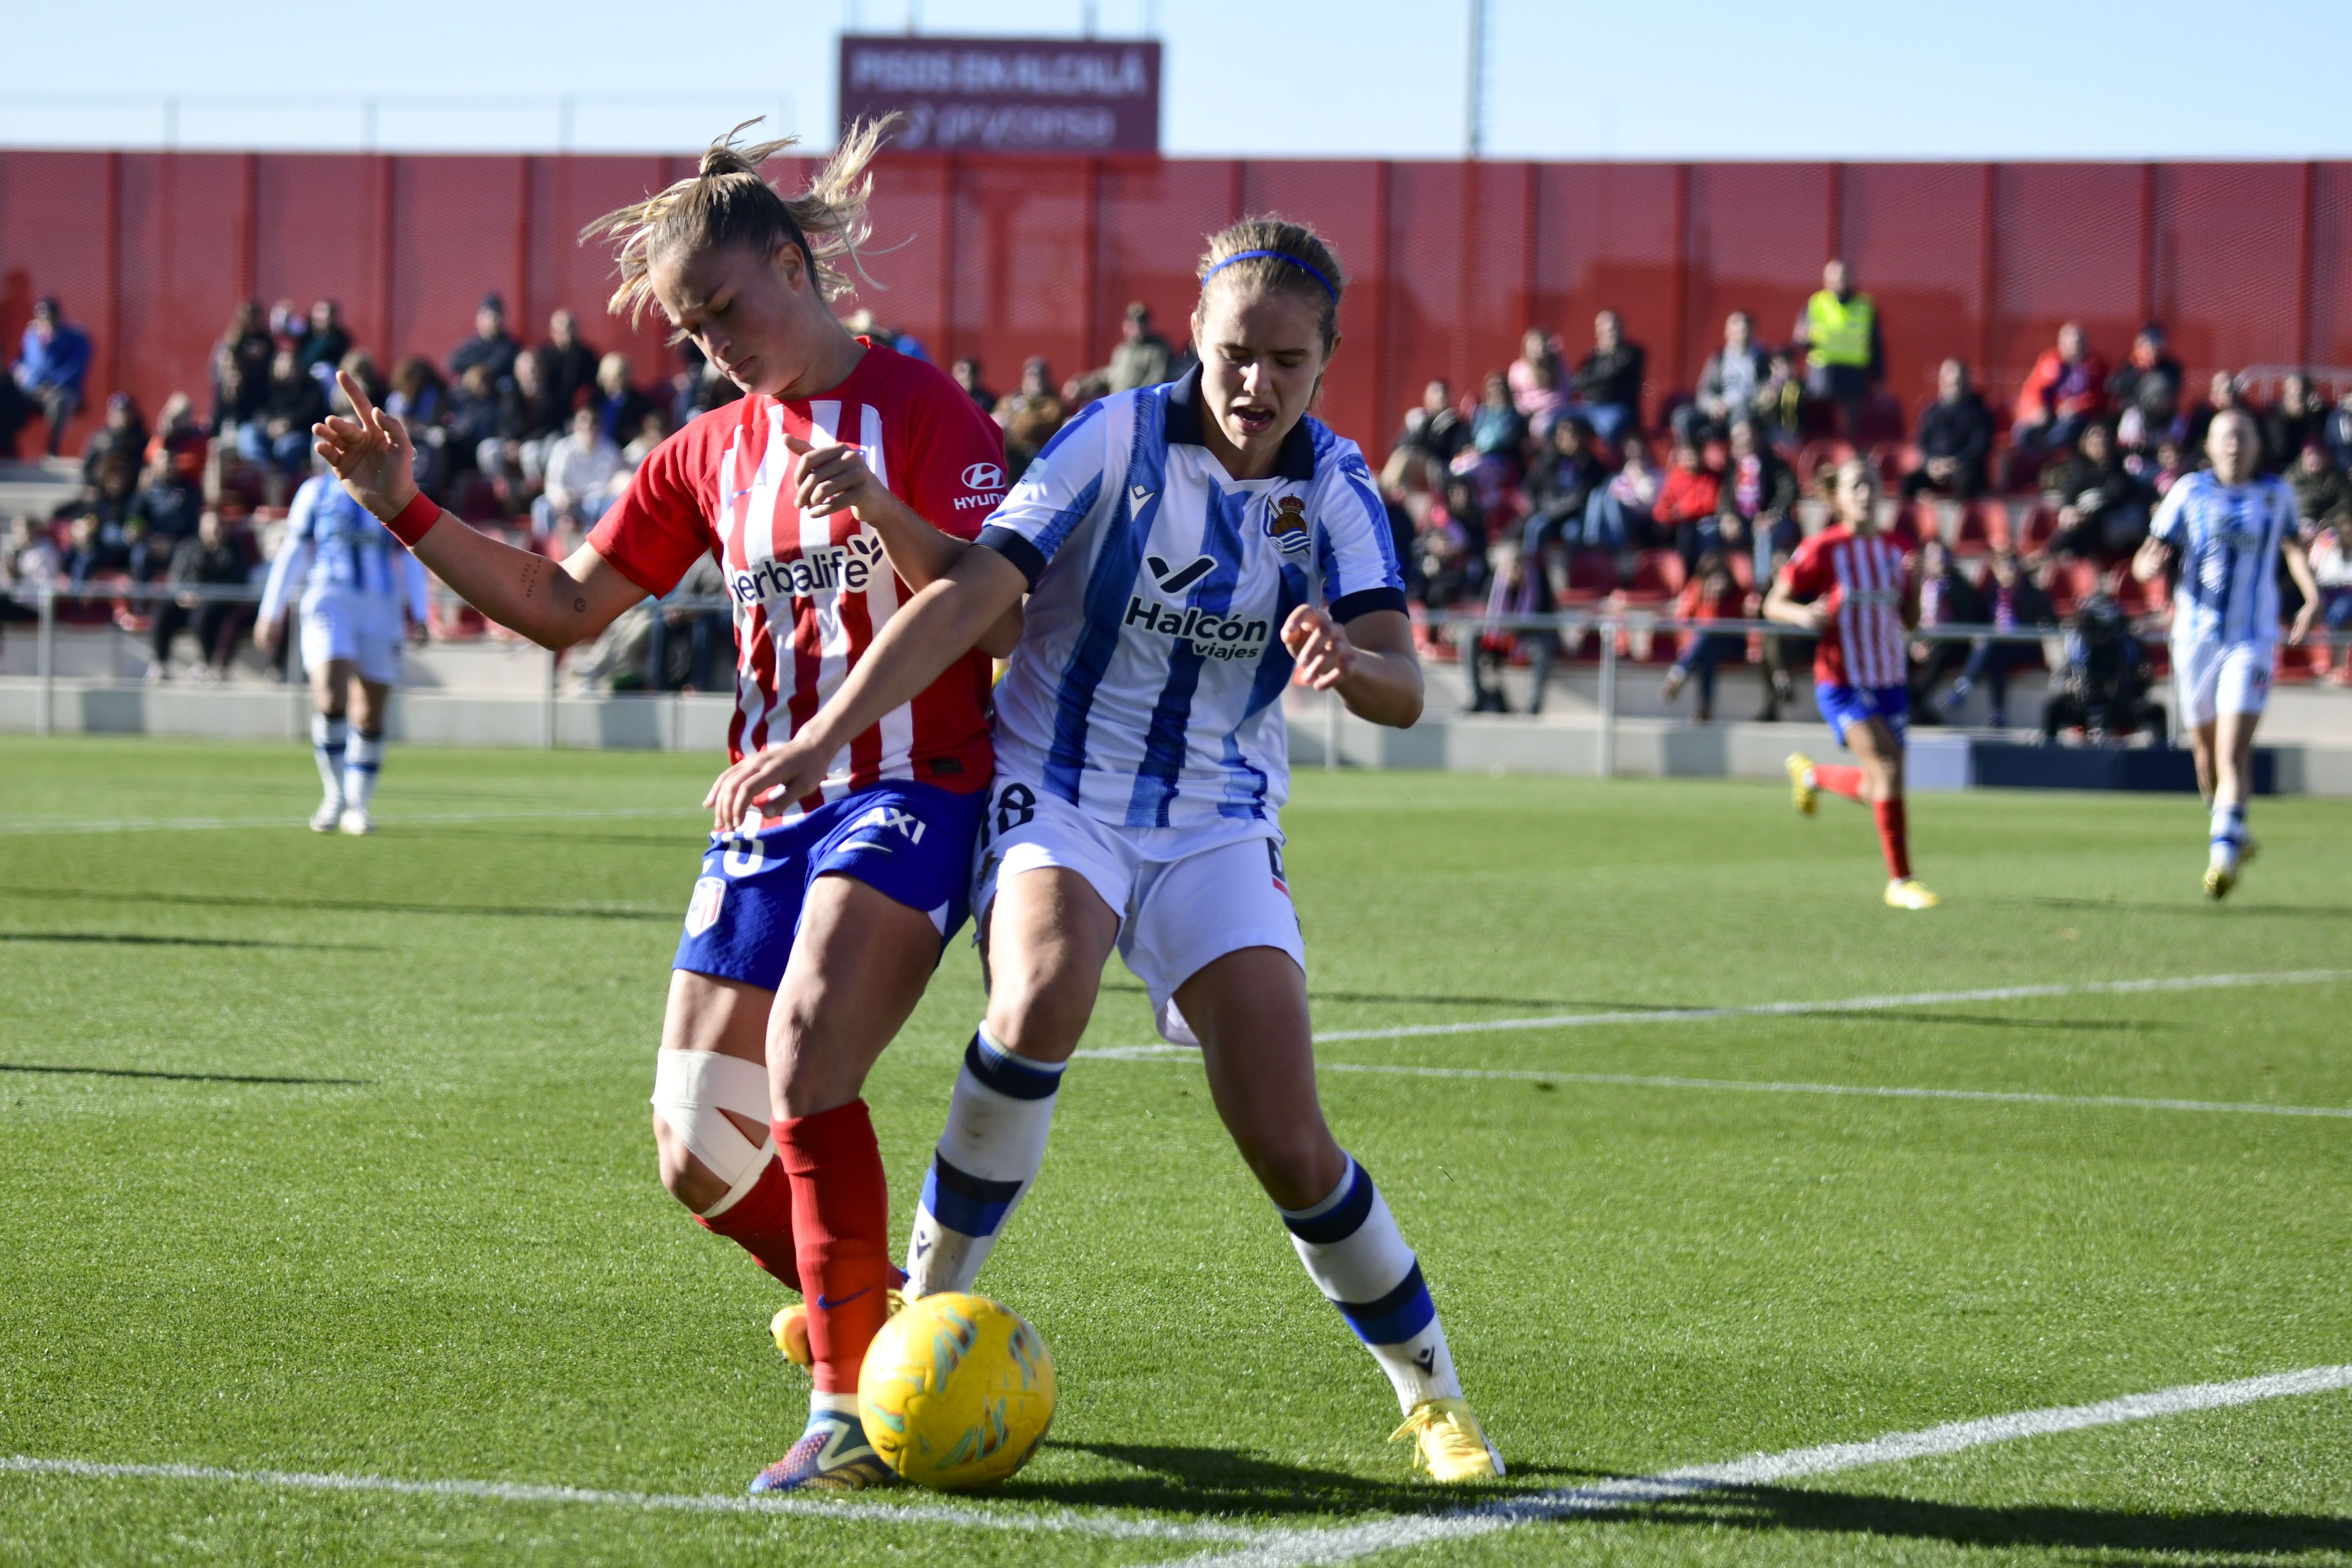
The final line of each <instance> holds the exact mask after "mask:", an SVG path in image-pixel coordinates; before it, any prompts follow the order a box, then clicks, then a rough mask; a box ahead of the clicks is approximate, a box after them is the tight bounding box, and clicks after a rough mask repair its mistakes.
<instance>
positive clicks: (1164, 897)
mask: <svg viewBox="0 0 2352 1568" xmlns="http://www.w3.org/2000/svg"><path fill="white" fill-rule="evenodd" d="M976 853H977V856H978V869H977V871H976V873H975V875H974V877H973V879H972V897H971V907H972V910H973V912H974V914H976V915H977V916H978V917H979V920H978V924H979V925H980V927H981V929H982V930H985V929H986V927H987V921H988V906H989V903H990V901H991V900H993V899H994V898H995V897H996V889H997V888H998V887H999V886H1001V885H1002V884H1003V882H1004V880H1005V879H1007V878H1011V877H1017V876H1019V875H1021V874H1022V873H1023V872H1024V871H1036V870H1042V869H1043V868H1045V867H1048V866H1058V867H1060V868H1063V869H1064V870H1068V871H1076V873H1077V874H1078V875H1079V876H1081V877H1084V878H1085V879H1087V886H1089V887H1091V888H1093V889H1094V890H1095V891H1096V893H1097V894H1098V895H1100V897H1101V899H1102V901H1103V902H1104V903H1107V904H1108V905H1109V906H1110V907H1111V909H1112V910H1113V911H1114V912H1115V913H1116V914H1118V921H1119V924H1118V955H1119V957H1120V958H1121V959H1122V960H1124V961H1125V962H1126V964H1127V967H1128V970H1129V973H1132V974H1133V975H1134V976H1135V977H1136V978H1137V979H1138V980H1140V981H1142V982H1143V985H1144V989H1145V990H1147V991H1149V992H1150V994H1151V1016H1152V1021H1153V1022H1154V1023H1155V1024H1157V1025H1158V1026H1159V1028H1160V1037H1162V1038H1164V1039H1167V1040H1170V1041H1172V1042H1173V1043H1175V1044H1177V1045H1180V1046H1197V1045H1199V1044H1200V1043H1201V1042H1200V1040H1199V1039H1198V1038H1197V1037H1194V1035H1193V1033H1192V1028H1191V1026H1188V1025H1187V1024H1186V1023H1185V1022H1184V1016H1183V1015H1182V1014H1181V1013H1180V1012H1178V1011H1177V1009H1176V1000H1175V997H1176V988H1177V987H1178V986H1180V985H1181V984H1184V982H1186V981H1187V980H1190V979H1192V976H1194V975H1195V974H1198V973H1201V971H1202V969H1205V968H1206V967H1208V965H1209V964H1211V963H1214V962H1215V961H1216V960H1218V959H1220V958H1223V956H1224V955H1225V954H1227V953H1229V952H1240V951H1241V950H1242V949H1243V948H1245V947H1274V948H1279V949H1281V950H1282V951H1283V952H1286V953H1288V954H1289V955H1290V959H1291V962H1292V963H1296V964H1297V965H1298V967H1299V969H1300V971H1301V972H1304V971H1305V970H1306V968H1307V946H1306V943H1305V942H1304V941H1303V940H1302V939H1301V938H1300V935H1299V931H1298V911H1297V910H1296V909H1295V908H1293V907H1292V905H1291V902H1290V888H1289V885H1288V881H1287V879H1286V878H1285V877H1284V875H1283V870H1282V831H1281V829H1280V828H1278V827H1276V826H1275V825H1274V824H1273V823H1271V822H1265V821H1261V820H1259V819H1257V818H1255V817H1253V818H1248V819H1240V818H1225V819H1221V820H1219V821H1216V822H1213V823H1203V824H1201V825H1199V826H1187V827H1121V826H1114V825H1112V824H1110V823H1108V822H1100V821H1097V820H1096V819H1095V818H1094V817H1092V816H1087V814H1086V813H1085V812H1083V811H1080V810H1079V809H1078V808H1077V807H1076V806H1075V805H1071V804H1070V803H1069V802H1068V801H1066V800H1064V799H1062V798H1061V797H1060V796H1059V795H1049V794H1047V793H1046V792H1045V790H1043V789H1040V788H1039V787H1037V786H1036V785H1035V784H1028V783H1025V782H1024V781H1022V780H1019V779H1014V778H1009V777H1007V776H1006V775H1004V774H1003V773H999V774H997V775H996V782H995V783H994V784H991V785H990V786H989V796H988V811H987V814H986V815H985V816H983V817H982V822H981V829H980V842H979V848H978V850H977V851H976Z"/></svg>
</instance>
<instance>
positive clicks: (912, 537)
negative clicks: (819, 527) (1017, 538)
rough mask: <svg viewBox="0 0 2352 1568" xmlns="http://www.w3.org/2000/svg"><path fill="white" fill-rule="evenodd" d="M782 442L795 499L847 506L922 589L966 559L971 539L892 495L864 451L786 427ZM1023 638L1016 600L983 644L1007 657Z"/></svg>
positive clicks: (809, 505)
mask: <svg viewBox="0 0 2352 1568" xmlns="http://www.w3.org/2000/svg"><path fill="white" fill-rule="evenodd" d="M784 446H785V447H786V449H788V450H789V451H790V452H791V453H792V454H793V459H794V462H795V465H796V467H797V469H798V472H797V475H796V479H795V483H796V486H797V490H796V494H795V498H794V499H795V500H796V501H797V502H798V504H799V506H800V509H801V510H802V511H803V512H811V513H814V514H815V515H817V516H819V517H823V516H826V515H829V514H831V513H833V512H836V511H839V510H842V509H843V508H845V507H846V508H847V509H848V510H849V511H850V513H851V514H852V515H853V516H855V517H856V519H857V521H860V522H863V523H866V524H867V525H869V526H871V527H872V528H873V530H874V531H875V532H876V533H877V535H879V536H880V537H881V540H882V552H883V553H884V554H886V555H887V556H889V558H890V569H891V570H892V571H894V572H896V573H898V575H899V576H900V577H901V578H903V579H904V580H905V582H906V584H907V586H908V587H909V588H912V589H914V590H915V591H917V592H918V593H919V592H921V591H922V590H923V589H925V588H928V587H929V586H930V585H931V584H933V583H935V582H937V581H939V579H940V578H941V577H944V576H946V575H947V574H948V569H949V568H950V567H952V566H953V565H954V564H955V563H957V562H958V561H960V560H961V559H963V552H965V551H967V550H970V549H971V541H970V540H967V539H958V538H955V537H954V536H953V535H951V534H949V533H945V532H942V531H940V529H939V528H938V527H936V526H935V525H933V524H932V523H931V522H930V521H928V520H927V519H925V518H924V517H923V515H922V514H921V513H920V512H918V511H917V510H915V509H914V508H913V507H910V506H908V504H907V503H906V502H905V501H903V500H899V499H898V497H897V496H896V495H894V494H892V493H891V491H890V489H889V487H888V486H887V485H885V484H883V483H882V481H881V480H879V479H876V478H875V477H874V470H873V468H871V467H869V466H868V465H867V463H866V454H865V453H864V452H861V451H859V450H858V449H857V448H856V447H850V446H845V445H843V444H841V443H839V442H834V443H830V444H828V445H826V446H823V447H819V446H814V445H812V444H811V443H809V442H807V441H803V440H802V439H801V438H800V437H797V436H794V435H793V434H792V433H791V432H789V431H787V432H785V435H784ZM1020 640H1021V606H1020V605H1017V604H1016V605H1013V608H1011V609H1010V610H1007V611H1006V612H1005V613H1004V614H1003V616H1001V617H999V618H998V620H997V623H996V624H995V625H994V626H991V627H989V628H988V630H986V631H985V632H982V634H981V636H980V646H981V647H982V648H983V649H984V650H986V651H987V652H988V653H990V654H992V655H993V656H994V657H995V658H1003V657H1004V656H1005V655H1006V654H1009V653H1011V652H1012V651H1013V645H1014V644H1016V643H1018V642H1019V641H1020Z"/></svg>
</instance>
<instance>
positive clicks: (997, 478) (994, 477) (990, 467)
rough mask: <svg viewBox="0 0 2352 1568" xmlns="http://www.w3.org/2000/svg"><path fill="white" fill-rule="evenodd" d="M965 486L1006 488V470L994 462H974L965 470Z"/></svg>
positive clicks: (981, 488)
mask: <svg viewBox="0 0 2352 1568" xmlns="http://www.w3.org/2000/svg"><path fill="white" fill-rule="evenodd" d="M963 488H964V489H968V490H1001V489H1003V488H1004V470H1003V468H999V467H997V466H996V465H995V464H994V463H974V464H973V465H972V466H971V467H970V468H966V469H965V470H964V471H963Z"/></svg>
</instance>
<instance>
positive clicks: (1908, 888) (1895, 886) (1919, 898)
mask: <svg viewBox="0 0 2352 1568" xmlns="http://www.w3.org/2000/svg"><path fill="white" fill-rule="evenodd" d="M1943 901H1944V900H1941V899H1939V898H1937V896H1936V895H1935V894H1933V893H1931V892H1929V891H1928V890H1927V889H1925V888H1923V887H1921V886H1920V885H1919V883H1918V880H1917V879H1916V878H1912V877H1906V878H1904V879H1902V880H1901V881H1899V882H1889V883H1887V884H1886V907H1887V908H1888V909H1890V910H1932V909H1934V908H1935V907H1936V906H1937V904H1940V903H1942V902H1943Z"/></svg>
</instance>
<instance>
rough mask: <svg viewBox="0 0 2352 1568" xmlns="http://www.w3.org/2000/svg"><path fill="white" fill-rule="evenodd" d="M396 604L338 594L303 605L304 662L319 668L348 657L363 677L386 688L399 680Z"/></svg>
mask: <svg viewBox="0 0 2352 1568" xmlns="http://www.w3.org/2000/svg"><path fill="white" fill-rule="evenodd" d="M405 630H406V628H405V627H404V626H402V625H401V611H400V606H399V605H396V604H394V603H392V602H391V601H390V600H386V599H378V598H373V597H367V596H362V595H356V594H337V595H332V596H331V597H326V598H320V599H314V600H312V601H311V602H310V603H309V604H307V605H303V606H302V662H303V663H304V664H305V665H307V666H309V667H310V668H312V669H317V668H320V666H322V665H324V664H326V663H327V662H328V661H329V660H330V659H337V658H344V659H349V660H351V662H352V667H353V668H356V669H357V670H358V671H359V672H360V679H362V680H372V681H374V682H375V683H376V684H377V685H379V686H390V685H392V684H393V683H394V682H395V681H397V680H398V679H400V654H401V647H402V638H403V634H404V632H405Z"/></svg>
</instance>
